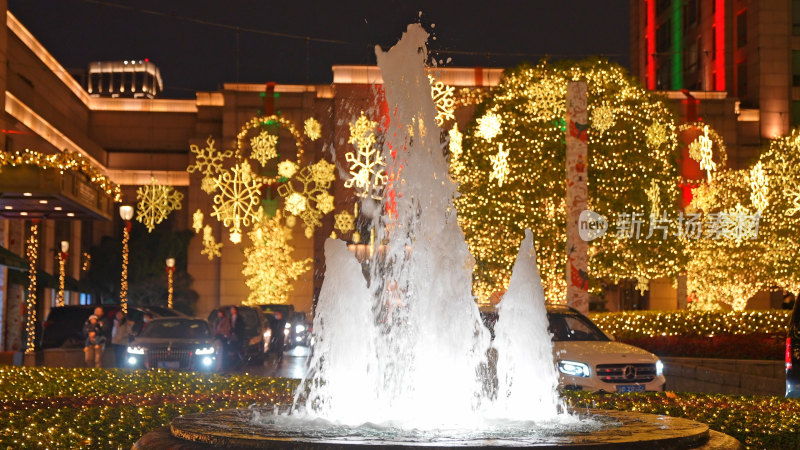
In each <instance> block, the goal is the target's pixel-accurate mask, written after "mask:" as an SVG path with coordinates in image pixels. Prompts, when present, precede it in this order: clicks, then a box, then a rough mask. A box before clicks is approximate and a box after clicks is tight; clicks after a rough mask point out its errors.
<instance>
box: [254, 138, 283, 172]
mask: <svg viewBox="0 0 800 450" xmlns="http://www.w3.org/2000/svg"><path fill="white" fill-rule="evenodd" d="M250 149H251V152H250V157H251V158H253V159H255V160H256V161H258V163H259V164H261V166H262V167H264V166H266V165H267V162H269V160H270V159H272V158H277V157H278V136H276V135H274V134H270V133H268V132H267V131H262V132H261V133H259V134H258V136H256V137H254V138H252V139H250Z"/></svg>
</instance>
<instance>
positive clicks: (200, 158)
mask: <svg viewBox="0 0 800 450" xmlns="http://www.w3.org/2000/svg"><path fill="white" fill-rule="evenodd" d="M189 151H190V152H192V153H194V158H195V163H194V164H190V165H189V166H188V167H187V168H186V171H187V172H189V173H195V172H199V173H201V174H203V182H202V184H201V186H200V189H202V190H203V191H205V192H206V193H207V194H210V193H212V192H214V182H213V179H214V177H216V176H217V174H218V173H220V172H222V165H223V163H224V162H225V160H226V159H228V158H230V157H231V156H233V150H225V151H224V152H222V151H219V150H217V149H216V148H214V138H213V137H212V136H209V137H208V139H207V140H206V146H205V147H203V148H200V146H198V145H190V146H189Z"/></svg>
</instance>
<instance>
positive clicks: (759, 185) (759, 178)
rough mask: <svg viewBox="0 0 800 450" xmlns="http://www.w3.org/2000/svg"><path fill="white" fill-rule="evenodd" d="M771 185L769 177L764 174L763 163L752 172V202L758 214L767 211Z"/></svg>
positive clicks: (759, 163) (754, 167)
mask: <svg viewBox="0 0 800 450" xmlns="http://www.w3.org/2000/svg"><path fill="white" fill-rule="evenodd" d="M768 193H769V185H768V183H767V175H766V174H765V173H764V166H763V165H762V164H761V161H759V162H758V164H756V165H755V166H753V168H752V169H751V170H750V201H751V202H753V206H754V207H755V208H756V210H758V212H759V213H760V212H763V211H764V210H765V209H767V194H768Z"/></svg>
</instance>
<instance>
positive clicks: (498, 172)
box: [489, 142, 509, 187]
mask: <svg viewBox="0 0 800 450" xmlns="http://www.w3.org/2000/svg"><path fill="white" fill-rule="evenodd" d="M508 152H509V151H508V150H503V143H502V142H501V143H500V148H499V149H498V151H497V154H496V155H492V156H490V157H489V160H490V161H491V162H492V172H491V173H490V174H489V181H492V180H494V179H497V185H498V186H500V187H502V186H503V182H504V181H505V180H506V177H507V176H508V173H509V168H508Z"/></svg>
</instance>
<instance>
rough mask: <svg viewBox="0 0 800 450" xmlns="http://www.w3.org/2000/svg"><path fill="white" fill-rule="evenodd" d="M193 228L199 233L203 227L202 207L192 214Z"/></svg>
mask: <svg viewBox="0 0 800 450" xmlns="http://www.w3.org/2000/svg"><path fill="white" fill-rule="evenodd" d="M192 228H194V232H195V233H199V232H200V231H202V229H203V211H201V210H200V209H198V210H197V211H195V212H194V214H192Z"/></svg>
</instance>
